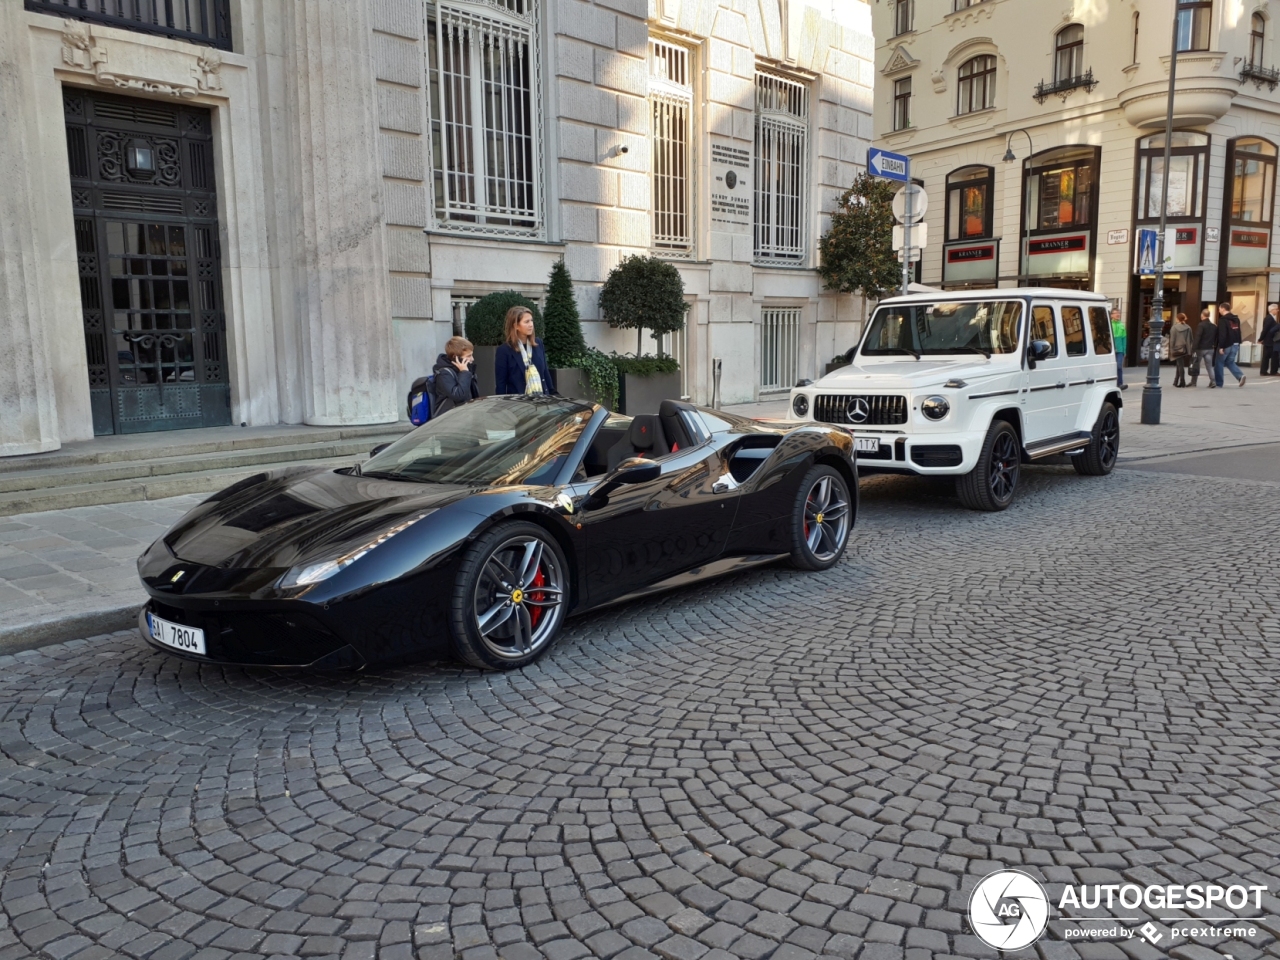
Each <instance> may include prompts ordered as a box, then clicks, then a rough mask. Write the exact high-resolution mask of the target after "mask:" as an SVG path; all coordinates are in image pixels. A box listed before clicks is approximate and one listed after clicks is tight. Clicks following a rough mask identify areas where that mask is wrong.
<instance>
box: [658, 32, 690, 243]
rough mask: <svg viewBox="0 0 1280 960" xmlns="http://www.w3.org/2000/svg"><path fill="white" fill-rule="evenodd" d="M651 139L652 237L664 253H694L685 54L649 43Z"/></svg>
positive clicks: (679, 49) (674, 46) (674, 47)
mask: <svg viewBox="0 0 1280 960" xmlns="http://www.w3.org/2000/svg"><path fill="white" fill-rule="evenodd" d="M649 107H650V110H651V112H652V126H651V134H652V140H653V225H652V229H653V237H652V244H653V246H654V248H655V249H657V250H660V251H662V252H664V253H666V254H668V255H676V256H689V255H690V254H691V253H692V251H693V148H692V143H693V87H692V85H691V83H690V72H689V51H688V50H686V49H685V48H684V47H681V46H679V45H677V44H674V43H668V42H666V41H665V40H654V39H650V41H649Z"/></svg>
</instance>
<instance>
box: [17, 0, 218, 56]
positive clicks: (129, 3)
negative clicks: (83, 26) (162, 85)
mask: <svg viewBox="0 0 1280 960" xmlns="http://www.w3.org/2000/svg"><path fill="white" fill-rule="evenodd" d="M26 8H27V9H28V10H33V11H35V12H36V13H51V14H54V15H55V16H60V17H71V18H74V19H76V20H88V21H89V22H91V23H101V24H105V25H106V26H111V27H119V28H121V29H124V30H137V31H139V32H140V33H153V34H158V35H160V36H163V37H176V38H177V39H179V40H190V41H191V42H192V43H202V44H207V45H209V46H214V47H220V48H221V49H223V50H230V49H231V0H26Z"/></svg>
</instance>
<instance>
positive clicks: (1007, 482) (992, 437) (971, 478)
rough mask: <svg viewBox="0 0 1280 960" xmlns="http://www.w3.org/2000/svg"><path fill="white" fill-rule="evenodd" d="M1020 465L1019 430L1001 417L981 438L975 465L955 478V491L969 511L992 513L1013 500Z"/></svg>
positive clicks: (993, 422)
mask: <svg viewBox="0 0 1280 960" xmlns="http://www.w3.org/2000/svg"><path fill="white" fill-rule="evenodd" d="M1021 464H1022V444H1021V443H1020V442H1019V441H1018V433H1017V431H1016V430H1014V429H1013V427H1011V426H1010V425H1009V424H1008V423H1006V422H1005V421H1004V420H995V421H992V424H991V426H990V427H988V428H987V436H986V439H984V440H983V441H982V452H981V453H979V454H978V464H977V466H975V467H974V468H973V469H972V470H970V471H969V472H968V473H966V474H965V475H964V476H962V477H957V478H956V494H957V495H958V496H959V497H960V502H961V503H963V504H964V505H965V506H966V507H968V508H969V509H970V510H986V511H988V512H995V511H997V510H1004V509H1006V508H1007V507H1008V506H1009V504H1011V503H1013V495H1014V493H1015V492H1017V489H1018V474H1019V471H1020V467H1021Z"/></svg>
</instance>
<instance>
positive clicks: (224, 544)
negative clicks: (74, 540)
mask: <svg viewBox="0 0 1280 960" xmlns="http://www.w3.org/2000/svg"><path fill="white" fill-rule="evenodd" d="M242 483H243V485H242V484H236V485H234V486H232V487H229V488H227V489H226V490H224V491H222V492H221V493H218V494H214V496H213V497H211V498H210V499H209V500H207V501H205V502H204V503H203V504H201V506H199V507H197V508H196V509H195V510H193V511H192V512H191V513H189V514H188V515H187V516H186V517H184V518H183V519H182V520H180V521H179V522H178V524H177V525H176V526H175V527H174V528H173V529H172V530H170V531H169V533H167V534H166V535H165V537H164V541H165V543H166V544H167V545H168V547H169V549H170V550H171V551H173V553H174V555H175V556H176V557H177V558H178V559H180V560H185V561H188V562H190V563H199V564H204V565H206V566H212V567H221V568H223V569H244V568H249V567H254V568H283V567H289V566H292V565H294V564H296V563H299V562H301V561H303V560H308V559H311V558H314V557H329V556H332V555H334V554H341V553H345V552H347V550H349V549H357V548H359V547H360V546H362V545H364V544H365V543H367V542H368V541H369V540H371V539H374V538H376V537H377V536H378V535H379V533H381V532H382V531H384V530H385V529H386V528H388V527H391V526H394V525H395V524H397V523H399V522H401V521H403V520H407V519H410V518H412V517H413V516H416V515H418V514H421V513H424V512H428V511H432V510H435V509H439V508H441V507H446V506H449V505H451V504H454V503H457V502H458V501H460V500H464V499H466V498H467V497H468V496H470V495H471V494H473V493H474V492H475V491H474V490H473V489H472V488H470V487H461V486H452V485H445V484H422V483H401V482H398V481H393V480H377V479H373V478H370V477H361V476H359V475H358V474H354V473H349V472H338V471H335V470H331V469H316V468H314V467H312V468H299V469H294V470H287V471H282V472H279V473H270V474H259V475H258V476H257V477H254V478H250V481H246V482H242Z"/></svg>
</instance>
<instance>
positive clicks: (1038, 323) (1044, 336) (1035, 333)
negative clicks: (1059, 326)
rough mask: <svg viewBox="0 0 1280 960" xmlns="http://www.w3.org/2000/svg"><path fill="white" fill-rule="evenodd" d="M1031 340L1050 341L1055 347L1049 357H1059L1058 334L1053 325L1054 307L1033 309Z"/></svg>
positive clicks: (1041, 306)
mask: <svg viewBox="0 0 1280 960" xmlns="http://www.w3.org/2000/svg"><path fill="white" fill-rule="evenodd" d="M1031 339H1032V340H1048V341H1049V345H1050V346H1051V347H1053V352H1052V353H1050V354H1049V356H1051V357H1056V356H1057V355H1058V333H1057V331H1056V330H1055V329H1054V325H1053V307H1047V306H1044V305H1040V306H1035V307H1032V308H1031Z"/></svg>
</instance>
